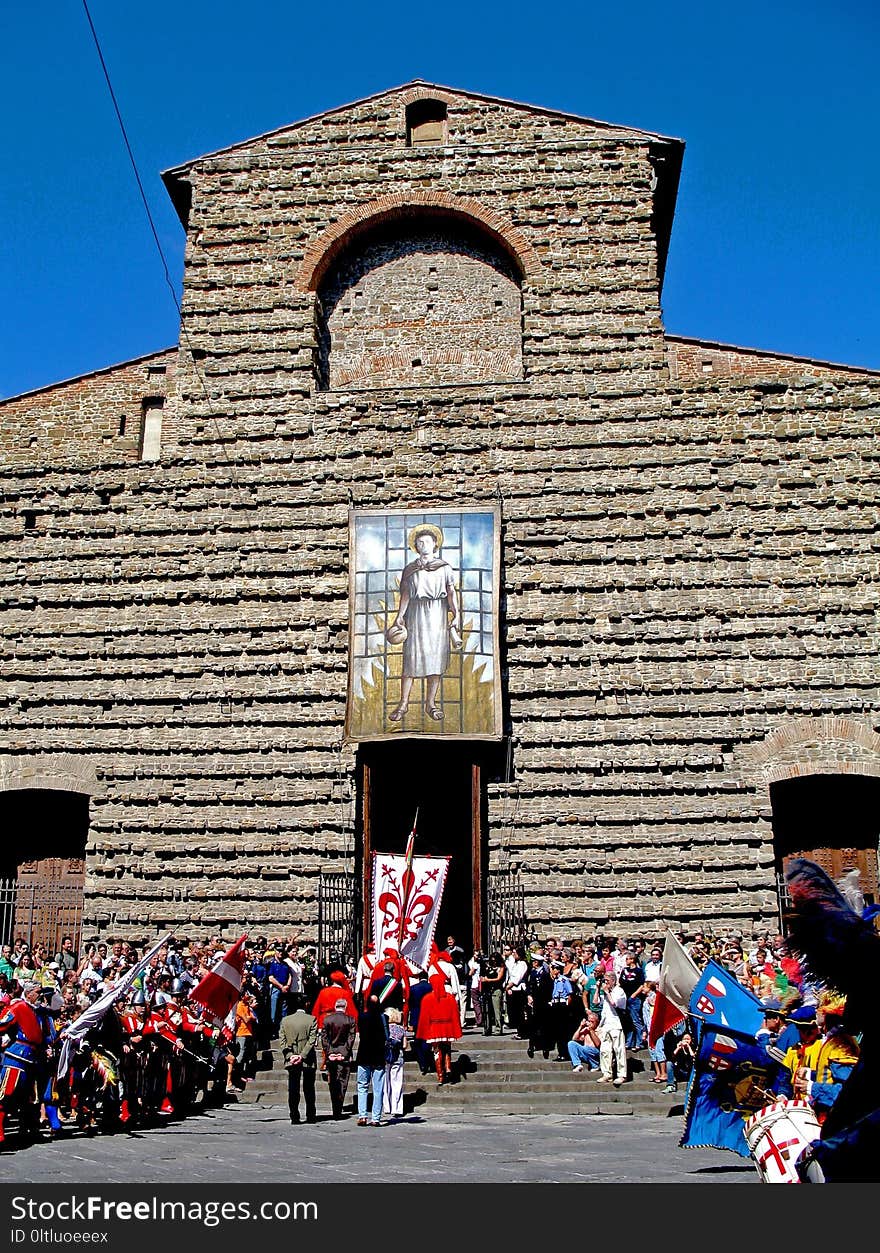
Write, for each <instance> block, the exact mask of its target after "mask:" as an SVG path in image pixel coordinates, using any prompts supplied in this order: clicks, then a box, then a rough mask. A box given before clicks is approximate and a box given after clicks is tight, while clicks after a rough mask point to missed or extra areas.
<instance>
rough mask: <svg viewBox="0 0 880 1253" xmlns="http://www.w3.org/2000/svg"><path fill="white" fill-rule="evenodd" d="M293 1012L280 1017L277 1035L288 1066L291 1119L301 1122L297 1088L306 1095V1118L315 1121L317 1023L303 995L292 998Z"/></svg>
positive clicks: (310, 1121)
mask: <svg viewBox="0 0 880 1253" xmlns="http://www.w3.org/2000/svg"><path fill="white" fill-rule="evenodd" d="M292 1007H293V1012H292V1013H291V1014H287V1015H285V1017H284V1018H282V1019H281V1025H280V1029H279V1035H280V1038H281V1044H282V1053H283V1056H284V1065H285V1066H286V1067H287V1105H288V1109H289V1111H290V1121H291V1122H292V1123H298V1122H300V1116H299V1096H300V1088H302V1094H303V1097H304V1099H305V1107H306V1122H307V1123H313V1122H317V1121H318V1117H317V1113H316V1109H315V1072H316V1070H317V1065H318V1062H317V1055H316V1053H315V1045H316V1044H317V1042H318V1024H317V1022H316V1020H315V1019H314V1018H313V1017H312V1015H311V1014H307V1013H306V1012H305V1010H304V1009H303V1008H302V999H301V997H297V998H296V999H295V1000H294V1001H293V1002H292Z"/></svg>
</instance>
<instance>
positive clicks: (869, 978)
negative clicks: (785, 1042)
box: [785, 857, 880, 1031]
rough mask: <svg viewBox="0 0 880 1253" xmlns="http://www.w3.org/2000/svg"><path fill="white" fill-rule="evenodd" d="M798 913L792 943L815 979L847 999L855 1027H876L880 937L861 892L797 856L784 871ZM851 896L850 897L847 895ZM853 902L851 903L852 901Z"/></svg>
mask: <svg viewBox="0 0 880 1253" xmlns="http://www.w3.org/2000/svg"><path fill="white" fill-rule="evenodd" d="M785 880H786V883H787V884H788V890H789V892H790V893H791V900H792V905H793V906H794V911H795V912H794V916H793V918H792V920H791V923H790V927H789V934H790V939H791V944H792V947H793V948H795V949H796V950H797V951H798V953H799V954H800V955H801V957H802V958H803V960H804V962H805V964H806V966H807V968H808V970H809V972H810V974H811V975H813V976H814V977H815V978H817V979H819V980H821V982H822V983H826V984H828V985H830V986H831V987H833V988H835V989H837V991H838V992H841V993H843V995H844V996H845V997H846V998H847V1004H846V1018H847V1022H848V1023H849V1025H850V1026H851V1028H852V1029H854V1030H857V1031H858V1030H864V1028H865V1027H866V1026H868V1025H869V1020H870V1025H874V1021H875V1020H876V1019H877V1017H878V1007H877V1004H876V994H875V992H874V980H875V978H876V971H877V969H878V968H880V935H878V934H877V932H876V931H875V929H874V927H873V925H872V923H871V922H870V921H869V920H868V919H866V918H864V917H863V916H862V913H861V911H860V910H858V908H853V904H855V905H856V907H858V899H857V897H858V895H859V894H858V890H857V888H856V894H855V895H854V893H853V884H852V883H851V882H848V883H847V884H846V885H845V886H846V889H847V895H846V896H845V895H844V893H843V892H841V890H840V888H838V886H837V885H836V884H835V883H834V882H833V881H832V879H830V878H829V876H828V875H827V874H826V873H825V871H824V870H823V869H822V868H821V867H820V866H817V865H816V863H815V862H812V861H808V860H807V859H806V858H805V857H796V858H794V859H793V860H792V861H791V862H789V865H788V869H787V871H786V874H785ZM847 897H849V899H847ZM851 902H852V903H851Z"/></svg>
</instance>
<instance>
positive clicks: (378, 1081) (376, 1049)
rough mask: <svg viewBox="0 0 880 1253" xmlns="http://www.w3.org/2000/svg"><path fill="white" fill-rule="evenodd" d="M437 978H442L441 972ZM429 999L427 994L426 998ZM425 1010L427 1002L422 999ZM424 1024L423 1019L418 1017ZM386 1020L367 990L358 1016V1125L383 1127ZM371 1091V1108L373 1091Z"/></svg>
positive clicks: (374, 994)
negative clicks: (363, 1004) (365, 998)
mask: <svg viewBox="0 0 880 1253" xmlns="http://www.w3.org/2000/svg"><path fill="white" fill-rule="evenodd" d="M435 978H439V979H441V980H442V979H443V976H442V975H435ZM427 999H428V998H427V997H425V1000H427ZM422 1009H423V1010H424V1001H423V1002H422ZM419 1022H420V1023H421V1018H420V1019H419ZM385 1025H386V1024H385V1021H384V1018H383V1015H382V1011H381V1008H380V1005H379V997H378V996H377V995H376V993H375V992H368V994H367V1002H366V1007H365V1008H364V1009H363V1010H362V1011H361V1013H360V1014H359V1015H358V1049H357V1054H356V1056H355V1063H356V1065H357V1097H358V1120H357V1121H358V1126H359V1127H381V1126H382V1100H383V1097H384V1092H385V1038H386V1037H385ZM371 1091H372V1107H371V1109H370V1112H369V1114H368V1107H369V1106H370V1093H371Z"/></svg>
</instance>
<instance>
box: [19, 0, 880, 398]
mask: <svg viewBox="0 0 880 1253" xmlns="http://www.w3.org/2000/svg"><path fill="white" fill-rule="evenodd" d="M2 8H3V11H2V16H0V39H2V47H3V50H4V58H3V72H2V74H0V109H2V116H3V119H4V123H5V126H4V153H3V162H4V164H3V175H4V177H3V182H2V196H0V215H2V223H0V224H2V238H3V249H2V252H3V263H2V267H0V282H2V292H0V298H2V307H3V309H4V332H3V335H2V337H0V396H8V395H15V394H17V393H19V392H22V391H27V390H30V389H32V388H36V387H40V386H43V385H45V384H47V383H51V382H53V381H56V380H59V379H63V378H68V377H71V376H73V375H76V374H79V373H83V372H85V371H88V370H92V369H98V368H100V367H102V366H106V365H110V364H112V363H114V362H118V361H124V360H126V359H128V358H131V357H136V356H140V355H142V354H144V353H148V352H151V351H154V350H157V349H160V348H164V347H168V346H170V345H172V344H174V343H176V342H177V336H178V327H177V313H176V310H175V308H174V304H173V301H172V299H171V296H170V294H169V291H168V289H167V287H166V284H165V280H164V276H163V272H162V267H161V263H160V261H159V258H158V256H157V254H156V252H155V248H154V244H153V240H152V237H151V235H150V232H149V227H148V225H147V222H146V218H145V216H144V212H143V208H142V206H141V204H140V201H139V198H138V194H137V189H136V185H135V182H134V178H133V176H132V173H131V170H130V167H129V166H128V160H127V157H126V154H125V151H124V148H123V145H122V140H121V137H120V134H119V131H118V129H117V125H116V120H115V116H114V114H113V111H112V106H111V103H110V100H109V97H108V95H107V90H106V87H105V85H104V81H103V78H102V76H101V72H100V66H99V63H98V59H97V55H96V53H95V49H94V46H93V44H92V42H91V36H90V33H89V29H88V25H87V22H86V18H85V14H84V12H83V8H82V3H81V0H41V2H40V3H38V4H34V3H30V4H14V5H13V4H11V3H10V4H5V5H3V6H2ZM90 10H91V13H92V17H93V20H94V22H95V25H96V27H97V30H98V33H99V36H100V38H101V41H102V45H103V49H104V54H105V57H106V59H107V62H108V65H109V68H110V73H111V76H112V78H113V82H114V86H115V89H116V93H117V97H118V99H119V103H120V107H121V109H122V113H123V117H124V118H125V121H126V125H127V128H128V132H129V136H130V139H131V142H132V146H133V148H134V151H135V154H136V157H137V161H138V165H139V168H140V171H141V175H142V178H143V180H144V183H145V186H146V190H147V194H148V197H149V199H150V204H151V208H152V210H153V214H154V217H155V220H156V223H157V227H158V230H159V236H160V239H161V241H162V246H163V248H164V250H165V253H166V256H167V258H168V262H169V266H170V270H171V274H172V276H173V278H174V281H175V283H177V284H178V286H179V281H180V276H181V274H182V266H183V244H184V238H183V232H182V228H181V227H180V225H179V223H178V221H177V218H176V216H175V214H174V212H173V210H172V208H171V204H170V201H169V200H168V198H167V195H166V193H165V190H164V187H163V185H162V183H161V181H160V178H159V174H160V171H161V170H162V169H165V168H167V167H169V166H172V165H176V164H179V163H181V162H183V161H185V160H186V159H187V158H189V157H192V156H195V155H198V154H200V153H203V152H208V151H211V150H212V149H215V148H219V147H223V146H225V145H227V144H231V143H235V142H237V141H240V140H242V139H246V138H248V137H250V136H252V135H256V134H259V133H261V132H263V131H266V130H272V129H274V128H276V127H279V126H282V125H284V124H285V123H286V122H292V121H295V120H297V119H298V118H300V117H304V116H307V115H309V114H312V113H316V112H319V111H321V110H322V109H327V108H332V107H334V106H336V105H339V104H342V103H345V102H347V101H350V100H354V99H357V98H358V97H360V96H365V95H370V94H372V93H374V92H377V91H381V90H383V89H385V88H387V87H390V86H394V85H397V84H399V83H402V82H407V81H409V80H410V79H412V78H416V77H421V78H425V79H428V80H430V81H433V82H439V83H443V84H447V85H449V86H453V87H460V88H464V89H468V90H472V91H478V92H485V93H488V94H494V95H499V96H503V97H507V98H512V99H517V100H523V101H527V102H530V103H534V104H540V105H545V106H548V107H551V108H558V109H562V110H566V111H571V112H574V113H579V114H583V115H585V116H587V117H595V118H599V119H601V120H604V121H610V122H618V123H622V124H626V125H631V126H636V127H640V128H643V129H646V130H652V131H659V132H661V133H664V134H667V135H676V136H679V137H681V138H683V139H684V140H686V142H687V149H686V152H685V158H684V170H683V175H682V181H681V188H680V191H679V200H678V212H677V214H676V220H675V225H674V228H673V233H672V244H671V249H670V254H669V262H668V266H667V272H666V284H665V289H664V297H663V306H664V315H665V321H666V327H667V330H668V331H670V332H671V333H675V334H681V335H691V336H698V337H701V338H705V339H716V340H721V341H724V342H728V343H737V344H743V345H747V346H753V347H760V348H767V349H772V350H775V351H779V352H789V353H795V354H798V355H803V356H811V357H817V358H820V359H823V360H833V361H844V362H850V363H852V364H856V365H864V366H870V367H873V368H876V369H880V317H878V308H877V301H878V292H880V212H878V208H877V206H878V204H880V161H878V157H877V151H876V146H877V141H876V129H877V123H878V120H880V75H878V73H877V64H878V52H880V40H878V33H880V20H878V9H877V6H876V4H875V3H873V0H870V2H869V0H837V3H835V5H834V6H833V8H832V6H831V5H830V4H828V3H827V0H825V3H822V4H820V3H817V2H815V0H801V2H800V3H797V4H794V3H787V2H785V0H782V2H776V0H770V2H769V3H768V2H767V0H764V3H761V4H758V3H754V2H753V0H741V2H740V3H739V4H738V5H736V6H721V5H707V4H705V3H703V4H696V3H679V2H676V0H672V2H671V3H666V4H657V3H656V0H652V2H651V3H648V2H647V0H630V2H629V3H627V4H625V5H619V6H610V5H608V4H607V3H602V4H594V3H592V2H591V0H580V2H579V3H568V2H567V0H562V2H560V3H557V4H555V5H536V4H528V5H527V4H523V3H520V2H519V0H507V2H506V3H500V2H497V0H488V2H484V3H479V2H475V0H469V2H468V3H462V2H461V0H446V2H445V3H443V4H441V5H429V6H422V5H418V4H413V3H408V4H398V3H377V4H373V5H364V4H350V3H347V0H343V2H341V3H339V2H338V3H335V4H333V5H329V4H327V5H322V6H304V5H299V4H296V5H295V4H293V3H291V2H290V0H286V2H283V3H282V2H280V0H253V3H251V4H250V5H242V4H240V3H232V2H231V0H210V2H207V0H187V2H186V3H184V4H181V3H180V0H173V2H172V0H125V3H120V2H119V0H90Z"/></svg>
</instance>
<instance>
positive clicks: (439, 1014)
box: [416, 974, 461, 1044]
mask: <svg viewBox="0 0 880 1253" xmlns="http://www.w3.org/2000/svg"><path fill="white" fill-rule="evenodd" d="M429 982H430V984H431V991H430V992H429V993H428V995H427V996H425V997H423V998H422V1004H421V1007H420V1009H419V1025H418V1029H417V1031H416V1038H417V1039H419V1040H427V1041H428V1043H429V1044H434V1043H436V1042H437V1041H440V1040H444V1041H445V1040H460V1039H461V1016H460V1014H459V1012H458V998H457V997H455V996H453V995H452V993H451V992H447V991H446V979H445V978H444V976H443V975H442V974H436V975H431V978H430V980H429Z"/></svg>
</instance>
